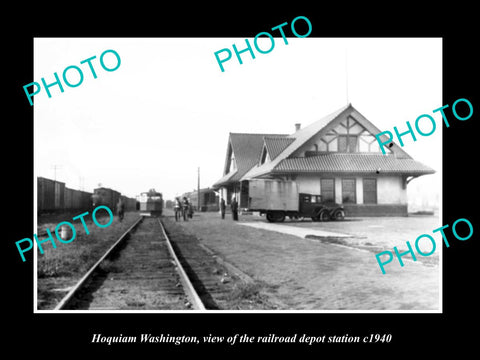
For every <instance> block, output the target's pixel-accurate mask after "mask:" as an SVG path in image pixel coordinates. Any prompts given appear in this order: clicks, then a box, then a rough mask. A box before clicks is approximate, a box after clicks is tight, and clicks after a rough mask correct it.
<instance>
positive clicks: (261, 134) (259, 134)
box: [229, 132, 289, 136]
mask: <svg viewBox="0 0 480 360" xmlns="http://www.w3.org/2000/svg"><path fill="white" fill-rule="evenodd" d="M229 134H230V135H258V136H289V134H266V133H265V134H264V133H245V132H243V133H236V132H235V133H234V132H231V133H229Z"/></svg>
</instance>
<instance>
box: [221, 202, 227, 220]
mask: <svg viewBox="0 0 480 360" xmlns="http://www.w3.org/2000/svg"><path fill="white" fill-rule="evenodd" d="M225 208H226V206H225V199H224V198H222V200H220V212H221V213H222V219H225Z"/></svg>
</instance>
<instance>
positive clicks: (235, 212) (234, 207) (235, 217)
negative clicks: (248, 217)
mask: <svg viewBox="0 0 480 360" xmlns="http://www.w3.org/2000/svg"><path fill="white" fill-rule="evenodd" d="M230 206H231V208H232V217H233V220H235V221H237V220H238V203H237V200H236V199H235V196H234V197H233V199H232V203H231V204H230Z"/></svg>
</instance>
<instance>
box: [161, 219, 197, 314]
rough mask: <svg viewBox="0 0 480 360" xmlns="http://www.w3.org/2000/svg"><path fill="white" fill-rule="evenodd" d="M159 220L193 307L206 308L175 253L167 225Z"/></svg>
mask: <svg viewBox="0 0 480 360" xmlns="http://www.w3.org/2000/svg"><path fill="white" fill-rule="evenodd" d="M157 220H158V223H159V224H160V227H161V228H162V232H163V235H164V236H165V239H166V243H167V247H168V251H169V252H170V255H171V256H172V258H173V260H174V261H175V265H176V267H177V270H178V273H179V275H180V281H181V282H182V285H183V288H184V290H185V292H186V294H187V296H188V297H189V299H190V301H191V303H192V306H193V308H194V309H195V310H206V308H205V305H204V304H203V301H202V299H200V296H198V294H197V291H196V290H195V288H194V287H193V284H192V282H191V281H190V278H189V277H188V275H187V273H186V272H185V270H184V268H183V266H182V264H181V263H180V260H178V257H177V254H176V253H175V250H174V249H173V246H172V243H171V241H170V238H169V237H168V235H167V233H166V231H165V227H164V226H163V224H162V222H161V221H160V219H157Z"/></svg>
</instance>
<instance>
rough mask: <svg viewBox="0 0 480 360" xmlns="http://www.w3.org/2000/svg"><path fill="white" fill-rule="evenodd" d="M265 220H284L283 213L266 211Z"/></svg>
mask: <svg viewBox="0 0 480 360" xmlns="http://www.w3.org/2000/svg"><path fill="white" fill-rule="evenodd" d="M267 220H268V221H269V222H284V221H285V213H284V212H283V211H271V212H267Z"/></svg>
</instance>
